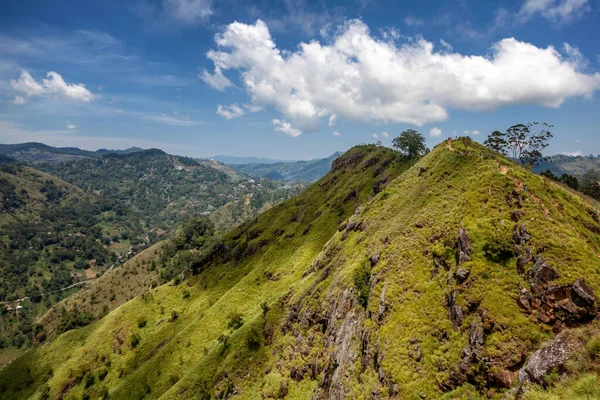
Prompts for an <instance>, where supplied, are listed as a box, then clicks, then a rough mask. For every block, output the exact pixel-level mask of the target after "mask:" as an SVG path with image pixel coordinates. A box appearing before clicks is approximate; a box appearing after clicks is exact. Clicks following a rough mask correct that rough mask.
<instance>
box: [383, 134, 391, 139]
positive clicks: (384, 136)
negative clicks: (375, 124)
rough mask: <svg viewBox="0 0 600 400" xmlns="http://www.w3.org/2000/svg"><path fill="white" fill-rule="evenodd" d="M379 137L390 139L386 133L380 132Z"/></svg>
mask: <svg viewBox="0 0 600 400" xmlns="http://www.w3.org/2000/svg"><path fill="white" fill-rule="evenodd" d="M381 137H382V138H385V139H387V138H389V137H390V134H389V133H387V132H381Z"/></svg>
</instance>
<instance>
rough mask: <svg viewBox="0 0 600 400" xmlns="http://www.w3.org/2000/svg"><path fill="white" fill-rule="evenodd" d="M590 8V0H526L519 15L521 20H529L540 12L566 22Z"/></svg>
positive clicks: (549, 17)
mask: <svg viewBox="0 0 600 400" xmlns="http://www.w3.org/2000/svg"><path fill="white" fill-rule="evenodd" d="M589 10H590V5H589V1H588V0H526V1H525V3H523V5H522V6H521V9H520V10H519V13H518V14H517V17H518V18H519V19H520V20H521V21H527V20H529V19H530V18H532V17H533V16H535V15H537V14H539V15H541V16H542V17H543V18H545V19H547V20H549V21H552V22H558V23H566V22H570V21H571V20H573V19H575V18H578V17H581V16H582V15H583V14H585V13H586V12H588V11H589Z"/></svg>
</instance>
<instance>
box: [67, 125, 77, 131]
mask: <svg viewBox="0 0 600 400" xmlns="http://www.w3.org/2000/svg"><path fill="white" fill-rule="evenodd" d="M67 129H70V130H73V129H77V125H75V124H67Z"/></svg>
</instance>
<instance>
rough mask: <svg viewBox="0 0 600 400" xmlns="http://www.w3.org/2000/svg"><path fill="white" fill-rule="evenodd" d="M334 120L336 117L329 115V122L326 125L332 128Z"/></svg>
mask: <svg viewBox="0 0 600 400" xmlns="http://www.w3.org/2000/svg"><path fill="white" fill-rule="evenodd" d="M336 120H337V115H335V114H331V116H329V122H328V123H327V125H329V126H334V125H335V121H336Z"/></svg>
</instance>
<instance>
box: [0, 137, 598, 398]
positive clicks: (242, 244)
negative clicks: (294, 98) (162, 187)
mask: <svg viewBox="0 0 600 400" xmlns="http://www.w3.org/2000/svg"><path fill="white" fill-rule="evenodd" d="M454 147H455V148H454V149H452V148H446V147H445V146H443V145H442V146H438V147H437V148H435V149H434V150H433V151H432V152H431V153H430V154H429V155H428V156H426V157H424V158H423V159H421V160H420V161H419V163H418V164H417V165H416V166H414V167H413V168H411V169H410V170H408V171H407V172H405V173H404V174H402V175H401V176H400V177H398V178H397V179H396V180H394V181H393V182H392V183H391V184H390V185H389V186H388V187H387V188H386V189H385V190H384V191H383V192H382V193H380V194H378V195H377V196H376V197H375V198H374V199H373V200H372V201H370V202H369V203H368V204H366V199H367V197H368V196H369V195H370V193H371V188H372V185H373V180H374V178H373V171H374V168H376V167H373V166H371V167H370V168H368V170H367V171H364V172H361V171H362V169H363V168H362V165H363V164H362V160H361V161H360V163H359V164H358V165H356V166H354V167H353V170H352V171H350V170H349V171H346V172H344V171H342V170H336V171H333V172H332V173H331V174H329V175H327V176H326V177H324V178H323V179H322V180H321V181H319V182H318V183H317V184H315V185H313V186H311V187H310V188H309V189H308V190H307V191H306V192H305V193H303V194H302V195H301V196H299V197H297V198H295V199H292V200H290V201H287V202H285V203H283V204H282V205H280V206H277V207H275V208H273V209H272V210H270V211H268V212H266V213H265V214H263V215H261V216H260V217H258V218H257V219H255V220H254V221H252V222H251V223H247V224H244V225H243V226H242V227H240V228H238V229H236V230H234V231H232V232H231V233H229V234H228V235H227V236H226V237H225V238H224V241H223V246H221V247H218V248H217V249H216V250H215V252H214V257H213V259H212V264H211V265H210V266H209V267H208V268H207V269H206V270H205V271H204V272H202V273H200V274H199V275H196V276H194V277H192V278H190V279H188V280H186V281H184V282H183V283H182V284H180V285H179V286H161V287H159V288H157V289H155V290H152V291H151V292H149V293H147V294H145V295H143V296H140V297H137V298H135V299H133V300H132V301H130V302H128V303H126V304H124V305H123V306H121V307H119V308H117V309H116V310H115V311H113V312H112V313H110V314H108V315H107V316H106V317H105V318H103V319H102V320H101V321H99V322H97V323H96V324H94V325H92V326H89V327H86V328H84V329H80V330H76V331H71V332H68V333H67V334H64V335H62V336H60V337H59V338H58V339H57V340H56V341H53V342H51V343H48V344H45V345H43V346H41V347H39V348H37V349H35V350H33V351H30V352H29V353H27V354H26V355H24V356H22V357H21V358H19V359H18V360H16V361H14V362H13V363H12V364H11V365H10V367H8V368H6V369H5V370H3V371H2V372H1V373H0V394H3V395H4V396H5V397H7V398H28V397H29V396H41V395H42V393H44V392H45V391H47V392H48V393H49V394H50V395H51V397H52V398H57V397H60V396H61V395H62V396H64V397H65V398H80V397H81V396H82V395H84V394H86V395H89V396H91V398H96V397H101V396H102V395H103V394H104V393H105V392H106V391H107V392H108V393H109V395H110V397H111V398H118V399H127V398H136V399H137V398H143V397H144V398H159V397H161V398H202V397H203V396H206V395H212V396H227V395H231V394H236V395H238V396H239V397H242V398H256V397H258V396H261V395H262V396H264V397H278V396H280V394H281V391H282V388H284V387H285V388H286V389H285V391H287V397H286V398H306V399H308V398H311V397H312V396H313V395H314V394H315V393H317V394H319V395H320V396H323V397H327V396H328V394H329V393H330V392H328V390H330V389H331V387H328V384H327V383H326V382H324V381H326V380H327V379H330V380H336V379H337V381H338V383H339V384H340V386H341V387H343V389H342V390H343V394H344V396H347V397H356V398H367V397H370V396H372V395H373V394H374V395H377V394H379V395H381V396H383V397H386V396H387V395H388V394H389V391H388V390H389V389H388V388H389V386H392V385H393V384H395V385H396V386H395V387H396V388H397V389H396V390H397V395H398V396H399V397H400V398H415V397H417V396H420V395H425V396H426V397H427V398H438V397H440V396H441V394H442V393H441V392H442V389H441V388H440V387H441V386H440V385H441V384H442V383H443V382H446V381H447V380H448V378H449V371H450V370H451V368H452V367H453V366H455V365H457V364H458V362H459V359H460V354H461V350H462V348H463V347H464V346H465V345H466V344H467V340H468V335H469V326H470V324H471V321H472V320H473V319H474V318H475V316H476V315H477V314H478V311H484V310H485V311H486V312H487V315H488V318H489V320H490V321H493V324H490V325H491V327H490V329H489V330H488V331H486V337H485V344H484V348H483V355H484V357H489V358H490V359H493V360H495V359H497V360H505V359H510V358H513V357H515V358H518V357H522V356H523V355H527V354H530V353H531V352H532V351H533V350H535V349H536V348H537V347H539V345H540V343H541V342H542V341H544V340H546V339H548V338H551V337H552V336H553V333H552V330H551V328H550V327H548V326H546V325H543V324H540V323H538V321H537V320H536V319H535V318H530V317H527V316H525V315H524V314H523V313H522V312H521V311H520V310H519V309H518V307H517V304H516V301H515V300H516V297H517V296H518V294H519V290H520V288H521V287H528V284H527V283H526V281H525V279H524V277H523V276H522V275H521V274H519V273H517V270H516V264H515V259H514V258H512V259H510V260H509V261H508V262H507V263H506V264H505V265H501V264H497V263H494V262H491V261H489V260H488V259H487V258H486V256H485V250H484V249H485V245H486V244H489V243H495V242H498V241H503V240H509V241H510V237H511V235H512V229H513V225H514V223H513V222H512V221H511V219H510V214H511V211H512V209H511V208H510V207H509V206H508V204H507V202H506V195H507V194H508V193H510V192H511V191H513V189H517V190H520V191H522V189H523V184H525V185H527V188H528V191H527V192H526V193H525V192H522V193H524V194H525V195H526V197H527V198H526V200H525V202H524V206H523V209H522V210H523V211H525V215H524V217H523V218H522V220H521V222H523V223H524V224H525V225H526V226H527V228H528V229H529V231H530V232H531V234H532V236H533V239H532V241H531V245H532V247H533V250H534V254H535V252H536V251H538V250H540V249H542V248H545V251H544V258H545V259H546V260H547V261H548V263H549V264H551V265H552V266H553V267H554V268H556V269H557V270H558V272H559V273H560V275H561V277H560V278H559V279H558V282H559V283H567V282H568V283H570V282H573V281H574V280H575V279H576V278H580V277H583V278H585V280H586V282H587V283H588V284H589V285H590V286H591V287H592V288H594V290H595V291H596V293H597V294H598V288H600V275H599V271H600V259H599V253H600V237H599V235H597V234H594V233H593V232H591V231H590V230H589V229H588V228H586V227H585V225H584V224H587V225H588V226H590V224H594V221H593V220H592V218H591V217H590V215H589V214H588V210H589V209H590V208H595V209H597V208H598V205H597V204H596V203H588V202H586V200H584V199H582V198H580V197H578V196H576V195H574V194H572V193H571V192H568V191H566V190H564V189H563V188H562V187H560V186H559V185H556V184H554V183H552V182H549V181H547V180H545V179H544V178H542V177H539V176H536V175H534V174H531V173H530V172H528V171H525V170H523V169H521V168H520V167H518V166H516V165H515V164H513V163H510V162H508V161H506V160H504V159H501V158H496V156H494V155H491V154H488V153H487V152H486V150H484V149H483V148H481V147H479V146H477V145H475V146H474V148H471V150H470V152H469V154H464V153H462V154H461V153H460V152H459V151H457V150H458V149H459V148H460V149H461V150H462V143H456V142H455V143H454ZM452 150H455V151H452ZM356 151H364V149H360V148H359V149H353V150H352V151H351V152H356ZM383 151H384V150H383V149H381V150H375V151H373V153H371V154H369V156H368V157H373V156H375V155H376V154H377V153H378V152H383ZM346 157H348V155H346ZM425 168H426V169H427V170H426V171H424V169H425ZM397 171H398V169H397V167H396V172H395V173H393V174H392V175H396V173H397ZM388 173H389V172H388ZM376 179H379V177H377V178H376ZM357 186H358V187H360V196H359V197H360V203H361V205H363V207H361V209H360V210H359V211H357V212H356V213H355V215H353V216H351V217H350V220H351V221H352V222H357V223H359V222H363V226H364V230H363V231H362V232H360V231H354V232H349V233H345V232H341V231H340V232H337V229H336V228H337V226H338V224H339V223H340V222H341V221H342V220H344V219H345V218H346V217H348V216H350V215H351V214H352V211H353V210H354V208H355V207H356V205H357V203H358V202H357V201H356V200H355V199H353V197H352V196H351V195H350V193H352V192H354V190H355V188H356V187H357ZM309 225H310V228H308V229H307V227H308V226H309ZM419 226H420V227H419ZM458 227H464V228H466V229H467V231H468V232H469V235H470V237H471V242H472V246H473V255H472V261H470V262H468V263H466V264H464V265H463V266H464V267H465V268H468V269H470V270H471V274H470V277H469V278H468V280H467V281H466V282H465V283H464V284H462V285H459V284H457V283H456V281H455V280H454V279H453V273H454V272H455V271H456V269H457V266H456V262H455V260H454V254H455V251H456V250H455V243H456V240H457V229H458ZM303 233H304V234H303ZM292 234H293V236H292ZM290 236H291V237H290ZM375 253H380V254H381V259H380V261H379V262H378V264H377V265H376V266H375V267H374V268H373V270H372V271H370V273H371V274H370V278H369V279H368V284H367V285H366V287H365V285H363V286H362V287H360V286H359V284H358V283H357V279H356V278H357V276H361V275H360V274H358V272H360V271H365V270H367V268H366V266H367V265H368V263H369V261H368V260H369V257H371V256H372V255H373V254H375ZM434 253H435V254H438V255H439V256H441V257H442V258H445V259H446V262H447V263H448V265H449V271H445V270H444V269H442V270H441V271H440V272H439V274H438V275H436V276H432V274H431V272H432V270H433V268H434V266H433V254H434ZM315 260H318V262H316V263H315ZM384 287H385V290H386V294H385V296H384V301H383V303H384V304H385V309H386V311H385V313H384V317H383V318H382V319H381V321H380V320H379V318H378V317H377V315H378V314H379V304H380V299H381V298H382V296H381V292H382V291H383V289H384ZM359 289H360V290H362V291H365V289H366V293H363V292H361V293H363V294H365V297H364V298H365V300H366V302H365V305H366V307H365V308H363V306H362V305H361V304H359V302H358V301H357V300H356V291H357V290H359ZM451 290H455V291H456V293H457V300H456V302H457V303H458V304H460V305H461V306H462V307H463V309H464V310H472V311H466V315H465V319H464V321H463V323H462V325H461V327H460V330H459V331H456V332H455V331H454V330H453V329H452V325H451V323H450V321H449V320H448V316H447V309H446V307H445V302H446V300H445V299H446V295H447V293H449V292H450V291H451ZM263 301H266V302H267V304H268V305H269V311H268V312H267V313H266V316H263V312H262V310H261V306H260V304H261V302H263ZM476 309H477V310H476ZM173 312H175V313H176V314H174V313H173ZM231 312H238V313H241V315H243V320H244V324H243V326H242V327H241V328H239V329H237V330H232V329H229V328H228V327H227V322H228V318H227V316H228V314H229V313H231ZM175 315H176V316H177V317H175ZM323 317H326V319H325V320H324V319H323ZM319 321H321V322H319ZM494 327H495V328H494ZM345 332H350V335H345ZM220 335H226V337H227V340H226V341H225V344H223V340H221V341H220V342H219V341H218V340H217V339H218V337H219V336H220ZM331 338H334V339H335V341H334V342H332V341H331ZM138 339H139V340H138ZM338 339H339V340H338ZM138 342H139V343H138ZM415 342H416V343H420V345H421V348H422V358H421V360H420V361H416V360H415V359H414V358H412V357H410V353H409V349H410V346H412V345H413V344H414V343H415ZM256 343H258V345H259V346H255V344H256ZM375 349H376V350H375ZM341 350H344V351H343V353H344V354H343V357H342V360H343V361H344V363H343V365H341V367H340V366H337V365H336V363H335V362H334V361H336V357H337V356H336V353H339V352H340V351H341ZM337 360H339V358H337ZM313 365H314V366H315V367H314V369H315V370H316V371H317V373H316V376H314V377H313V378H311V377H310V372H304V374H303V375H301V376H300V377H298V376H297V374H295V373H294V371H297V370H298V369H303V368H304V367H309V368H308V369H309V370H310V368H312V366H313ZM379 366H380V367H381V368H379ZM51 368H52V370H51ZM336 368H337V369H336ZM340 368H341V370H340V371H339V372H340V373H339V374H338V375H337V377H336V375H335V374H333V375H332V374H331V371H332V370H335V371H337V370H339V369H340ZM105 370H106V372H107V374H106V375H105V376H104V371H105ZM491 372H492V373H493V372H494V371H491ZM291 376H295V378H296V379H291ZM382 376H383V377H382ZM590 376H591V375H584V376H582V377H581V378H579V380H577V381H575V383H573V384H572V385H571V386H569V388H568V389H566V390H573V391H577V390H579V389H578V388H579V386H581V382H580V381H581V380H586V379H587V381H586V387H585V389H586V390H588V391H589V390H594V383H593V382H592V383H591V386H592V388H591V389H590V383H589V382H588V381H590V380H592V379H591V378H590ZM88 377H93V378H88ZM100 377H103V378H102V380H101V381H100ZM325 378H327V379H325ZM481 379H482V380H481V381H480V382H472V384H466V385H464V386H462V387H459V388H457V389H456V390H455V391H454V392H452V393H449V394H447V396H448V397H449V398H459V397H462V398H475V397H478V396H479V394H478V393H487V394H488V395H490V396H494V394H495V392H494V391H493V390H492V391H490V390H489V389H490V388H489V386H487V383H486V378H485V377H483V376H482V377H481ZM382 381H383V382H385V383H386V385H383V384H382ZM44 382H47V383H44ZM86 382H87V383H86ZM388 384H389V385H388ZM566 384H567V385H568V384H569V383H568V382H567V383H566ZM46 385H47V386H46ZM473 385H475V386H477V385H481V386H479V387H478V388H476V387H475V386H473ZM578 385H579V386H578ZM86 386H89V387H87V388H86ZM477 389H478V390H477ZM535 395H536V392H532V393H531V396H535ZM499 396H500V395H499ZM532 398H535V397H532ZM538 398H539V397H538ZM581 398H585V397H581Z"/></svg>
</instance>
